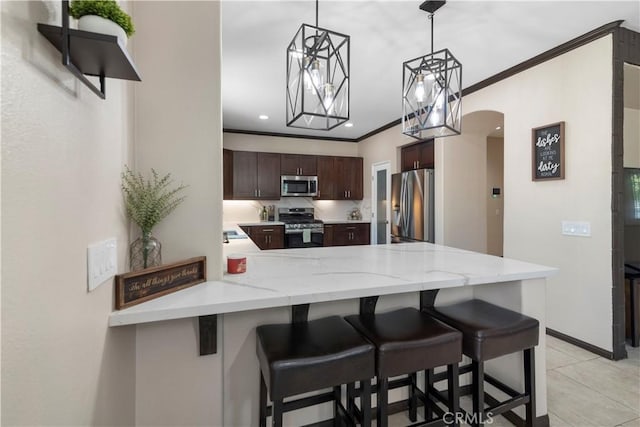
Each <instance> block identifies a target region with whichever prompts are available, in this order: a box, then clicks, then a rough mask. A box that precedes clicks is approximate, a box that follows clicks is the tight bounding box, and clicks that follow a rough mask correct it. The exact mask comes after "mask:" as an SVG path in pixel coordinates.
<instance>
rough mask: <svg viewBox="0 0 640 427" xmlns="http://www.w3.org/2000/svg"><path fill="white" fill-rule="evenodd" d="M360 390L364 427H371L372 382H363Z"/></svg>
mask: <svg viewBox="0 0 640 427" xmlns="http://www.w3.org/2000/svg"><path fill="white" fill-rule="evenodd" d="M360 388H361V389H362V394H361V395H360V407H361V408H362V427H371V380H364V381H361V382H360ZM354 406H355V405H354Z"/></svg>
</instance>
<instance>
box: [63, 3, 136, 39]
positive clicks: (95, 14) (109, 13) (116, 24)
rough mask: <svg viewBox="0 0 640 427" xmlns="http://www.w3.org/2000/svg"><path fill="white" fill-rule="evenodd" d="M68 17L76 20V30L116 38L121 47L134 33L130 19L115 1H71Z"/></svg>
mask: <svg viewBox="0 0 640 427" xmlns="http://www.w3.org/2000/svg"><path fill="white" fill-rule="evenodd" d="M69 15H71V16H73V17H74V18H75V19H77V20H78V29H79V30H83V31H91V32H93V33H102V34H111V35H114V36H117V37H118V41H119V42H120V44H122V45H123V46H126V44H127V37H130V36H131V35H133V33H134V32H135V29H134V27H133V22H132V21H131V17H130V16H129V15H128V14H127V13H126V12H125V11H124V10H122V9H121V8H120V6H119V5H118V3H116V0H73V1H72V2H71V5H70V6H69Z"/></svg>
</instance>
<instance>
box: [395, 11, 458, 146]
mask: <svg viewBox="0 0 640 427" xmlns="http://www.w3.org/2000/svg"><path fill="white" fill-rule="evenodd" d="M445 3H446V1H425V2H424V3H422V5H420V9H421V10H424V11H426V12H428V13H429V20H430V21H431V53H430V54H427V55H424V56H421V57H419V58H415V59H411V60H409V61H406V62H404V63H403V64H402V133H404V134H405V135H408V136H412V137H414V138H417V139H421V140H423V139H429V138H442V137H445V136H451V135H459V134H460V131H461V125H462V123H461V112H462V64H460V62H458V60H457V59H456V58H455V57H454V56H453V55H452V54H451V52H449V50H448V49H442V50H439V51H437V52H434V51H433V14H434V12H435V11H436V10H438V9H439V8H440V7H441V6H442V5H444V4H445Z"/></svg>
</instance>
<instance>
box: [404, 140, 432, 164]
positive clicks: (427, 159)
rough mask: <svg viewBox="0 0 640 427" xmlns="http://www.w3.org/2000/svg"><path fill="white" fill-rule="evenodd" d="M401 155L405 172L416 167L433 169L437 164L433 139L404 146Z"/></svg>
mask: <svg viewBox="0 0 640 427" xmlns="http://www.w3.org/2000/svg"><path fill="white" fill-rule="evenodd" d="M400 157H401V164H402V171H403V172H406V171H410V170H414V169H433V167H434V164H435V154H434V142H433V139H430V140H428V141H423V142H419V143H417V144H412V145H409V146H407V147H403V148H402V151H401V153H400Z"/></svg>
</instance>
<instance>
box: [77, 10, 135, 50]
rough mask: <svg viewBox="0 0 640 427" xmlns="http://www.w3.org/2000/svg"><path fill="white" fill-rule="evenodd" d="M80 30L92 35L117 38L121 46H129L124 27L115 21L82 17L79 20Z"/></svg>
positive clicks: (94, 16)
mask: <svg viewBox="0 0 640 427" xmlns="http://www.w3.org/2000/svg"><path fill="white" fill-rule="evenodd" d="M78 29H79V30H82V31H90V32H92V33H100V34H109V35H112V36H117V37H118V43H119V44H120V46H122V47H125V46H126V45H127V33H125V32H124V30H123V29H122V27H121V26H120V25H118V24H116V23H115V22H113V21H110V20H108V19H104V18H102V17H100V16H97V15H85V16H81V17H80V19H78Z"/></svg>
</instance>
